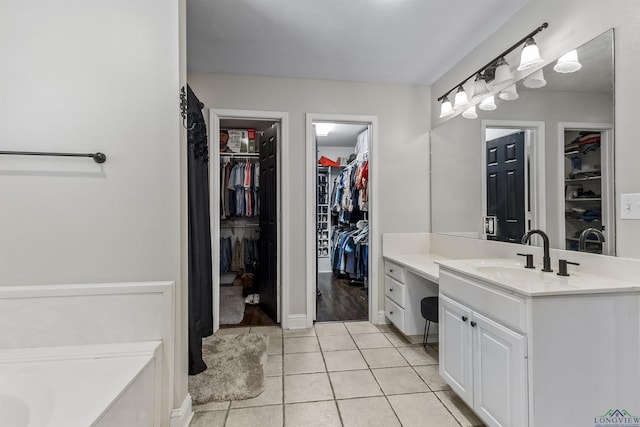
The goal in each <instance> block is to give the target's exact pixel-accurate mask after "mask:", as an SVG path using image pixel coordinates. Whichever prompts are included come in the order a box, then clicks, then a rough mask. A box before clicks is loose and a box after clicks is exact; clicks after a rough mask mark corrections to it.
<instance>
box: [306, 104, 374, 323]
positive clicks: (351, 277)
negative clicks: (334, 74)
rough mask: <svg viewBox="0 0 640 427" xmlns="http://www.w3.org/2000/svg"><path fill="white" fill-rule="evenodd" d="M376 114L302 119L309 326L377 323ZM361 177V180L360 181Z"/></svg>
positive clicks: (311, 115) (312, 116) (319, 115)
mask: <svg viewBox="0 0 640 427" xmlns="http://www.w3.org/2000/svg"><path fill="white" fill-rule="evenodd" d="M376 125H377V119H376V118H375V117H373V116H344V115H323V114H307V218H308V221H307V224H308V228H307V295H308V300H307V313H308V316H307V327H310V326H312V325H313V321H319V322H327V321H351V320H365V321H366V320H369V321H372V322H374V323H377V321H378V318H379V315H378V307H377V301H378V298H377V283H376V282H375V280H376V279H375V278H376V277H377V271H376V269H375V268H369V266H370V265H372V263H371V260H372V259H376V258H375V257H377V247H376V246H377V245H376V244H375V239H373V238H372V237H371V236H375V229H376V222H375V220H376V215H375V194H374V189H375V167H374V166H375V163H374V159H375V150H374V148H375V136H376V132H377V126H376ZM363 175H364V176H363Z"/></svg>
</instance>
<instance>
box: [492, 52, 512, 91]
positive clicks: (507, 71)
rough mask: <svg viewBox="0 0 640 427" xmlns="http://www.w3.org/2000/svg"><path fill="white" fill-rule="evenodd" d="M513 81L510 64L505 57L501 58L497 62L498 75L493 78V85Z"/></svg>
mask: <svg viewBox="0 0 640 427" xmlns="http://www.w3.org/2000/svg"><path fill="white" fill-rule="evenodd" d="M512 81H513V73H512V72H511V68H509V64H508V63H507V61H505V59H504V58H500V59H499V60H498V62H497V63H496V76H495V78H494V79H493V85H494V86H497V85H500V84H503V83H511V82H512Z"/></svg>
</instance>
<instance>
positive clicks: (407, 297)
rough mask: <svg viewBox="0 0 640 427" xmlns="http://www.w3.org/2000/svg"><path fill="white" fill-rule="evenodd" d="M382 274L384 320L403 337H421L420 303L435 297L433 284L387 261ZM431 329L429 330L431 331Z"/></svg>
mask: <svg viewBox="0 0 640 427" xmlns="http://www.w3.org/2000/svg"><path fill="white" fill-rule="evenodd" d="M384 272H385V276H384V295H385V298H384V312H385V316H386V318H387V319H389V321H391V323H393V324H394V325H395V327H396V328H398V330H399V331H400V332H402V333H403V334H405V335H421V334H423V333H424V325H425V320H424V319H423V318H422V314H421V312H420V301H421V300H422V298H425V297H428V296H435V295H437V294H438V287H437V285H436V284H434V283H433V282H431V281H429V280H428V279H426V278H424V277H421V276H419V275H417V274H415V273H414V272H412V271H411V270H409V269H407V268H405V267H403V266H402V265H400V264H397V263H395V262H392V261H389V260H385V263H384ZM434 329H435V328H431V331H433V330H434ZM431 331H430V333H429V335H431Z"/></svg>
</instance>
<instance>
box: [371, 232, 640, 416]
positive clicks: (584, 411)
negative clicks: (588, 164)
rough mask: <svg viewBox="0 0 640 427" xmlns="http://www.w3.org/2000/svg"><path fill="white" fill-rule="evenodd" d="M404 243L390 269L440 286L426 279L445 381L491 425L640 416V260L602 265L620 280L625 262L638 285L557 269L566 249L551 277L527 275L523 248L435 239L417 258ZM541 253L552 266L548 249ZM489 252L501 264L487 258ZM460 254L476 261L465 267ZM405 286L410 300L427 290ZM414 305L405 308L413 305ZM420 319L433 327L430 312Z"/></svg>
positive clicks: (391, 255) (389, 259)
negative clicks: (434, 294)
mask: <svg viewBox="0 0 640 427" xmlns="http://www.w3.org/2000/svg"><path fill="white" fill-rule="evenodd" d="M395 237H396V236H388V237H387V236H385V238H384V239H385V243H386V242H387V241H389V242H390V243H391V244H390V245H389V246H390V250H389V251H385V254H384V256H385V272H386V273H387V276H389V274H390V273H392V272H391V271H390V270H388V268H389V266H390V265H393V264H392V263H395V264H398V265H399V266H400V267H403V268H404V269H405V271H404V274H405V278H406V276H407V275H415V276H416V277H422V278H423V279H425V280H426V278H430V279H431V280H429V281H428V282H427V281H425V282H422V285H423V286H426V289H427V290H428V291H429V292H431V291H432V286H436V285H437V288H438V295H439V304H440V307H439V316H440V320H439V337H438V340H439V343H440V346H439V349H440V350H439V351H440V354H439V361H440V375H441V376H442V378H443V379H444V380H445V381H446V382H447V383H448V384H449V386H450V387H451V388H452V390H453V391H454V392H455V393H456V394H457V395H458V396H460V398H461V399H462V400H464V401H465V403H466V404H467V405H468V406H469V407H470V408H472V409H473V410H474V412H475V413H476V414H477V415H478V416H479V417H480V418H481V419H482V420H483V422H484V423H486V424H487V425H489V426H517V427H521V426H529V427H533V426H543V427H546V426H554V425H562V426H593V425H596V424H595V419H596V418H598V417H601V416H603V415H604V414H606V413H607V412H608V411H609V410H614V411H615V410H616V409H619V410H620V411H623V410H626V411H627V412H628V413H629V414H631V415H634V416H638V415H639V414H640V366H639V364H638V360H640V283H639V282H638V281H637V279H634V278H633V274H632V271H633V270H634V269H637V268H638V267H639V266H640V264H638V263H637V262H636V261H631V260H621V259H617V258H609V259H606V260H603V262H604V263H605V264H602V266H601V267H600V268H601V271H602V272H603V274H604V273H610V272H611V271H612V268H610V267H609V266H607V265H606V263H620V265H621V266H622V267H621V269H620V270H621V271H622V270H624V271H625V272H626V273H625V274H627V276H628V277H631V279H630V280H629V281H627V280H626V279H624V278H622V277H610V276H611V275H609V277H604V276H600V275H596V274H593V273H594V272H593V271H582V270H580V267H571V268H570V269H569V276H568V277H562V276H558V275H557V274H556V271H557V267H558V258H559V257H562V256H563V255H564V254H566V253H567V252H566V251H555V250H552V267H553V269H554V270H556V271H554V272H547V273H545V272H542V271H541V270H540V265H539V262H537V263H536V267H537V268H535V269H525V268H524V263H523V262H522V261H523V260H521V259H519V258H520V257H517V256H516V253H515V251H516V250H517V247H520V248H522V246H517V245H508V244H507V245H504V244H497V243H495V242H486V241H485V242H481V241H478V242H479V243H477V244H475V243H474V244H471V245H470V244H469V242H470V239H461V238H458V239H456V238H453V237H444V236H434V235H430V236H428V238H427V239H426V243H425V244H424V245H423V247H421V248H419V249H417V250H420V251H421V253H413V254H411V253H396V252H395V251H396V250H398V248H401V247H403V245H400V244H397V243H399V241H398V242H394V239H395ZM459 243H460V244H462V245H464V247H463V246H458V244H459ZM405 246H406V245H405ZM409 246H410V245H409ZM475 246H477V247H475ZM509 246H511V247H514V246H515V247H516V248H513V249H511V248H510V247H509ZM529 248H531V247H529ZM531 249H534V253H535V259H536V261H540V260H541V253H540V252H541V251H539V249H540V248H531ZM511 251H513V253H511ZM404 252H409V250H408V249H407V250H405V251H404ZM474 253H475V254H476V258H472V257H471V255H472V254H474ZM478 254H483V255H484V254H486V255H488V256H489V257H487V258H482V259H479V258H478V257H477V255H478ZM456 255H457V256H456ZM579 256H580V255H579ZM584 256H587V255H584ZM459 257H469V259H454V258H459ZM491 257H499V258H491ZM573 260H574V261H575V260H577V258H574V259H573ZM632 264H633V265H632ZM438 266H439V269H438ZM584 270H587V269H586V268H584ZM636 271H639V270H636ZM628 273H631V274H628ZM619 276H622V274H619ZM405 286H406V288H405V297H407V296H409V295H410V294H411V293H413V294H416V292H417V291H415V290H412V289H411V288H413V287H417V286H420V282H418V281H415V280H412V281H409V282H407V283H405ZM385 290H386V291H387V289H385ZM393 292H396V290H395V289H394V291H393ZM389 299H390V298H389V297H388V296H387V298H386V299H385V301H386V302H387V303H389V302H390V303H393V302H394V301H393V300H392V301H389ZM414 303H415V301H408V300H406V299H405V301H404V304H405V307H410V306H411V305H412V304H414ZM417 303H418V304H419V301H418V302H417ZM388 307H393V309H394V310H395V309H396V307H395V306H394V305H392V304H390V305H389V306H387V305H386V306H385V311H386V312H387V318H388V319H389V320H391V321H392V322H393V323H394V324H395V325H396V326H398V327H399V328H400V326H399V325H401V324H402V323H400V322H399V321H397V320H396V319H395V318H393V317H392V315H389V313H388V311H389V308H388ZM406 314H407V312H406V310H405V312H404V315H405V319H404V320H403V322H404V325H406V324H407V319H406ZM414 321H420V322H422V323H421V324H422V325H423V326H424V320H423V319H421V317H420V313H419V311H418V312H417V319H414ZM400 329H401V330H402V328H400ZM405 330H407V329H406V327H405ZM403 332H404V331H403ZM421 332H422V330H420V333H421Z"/></svg>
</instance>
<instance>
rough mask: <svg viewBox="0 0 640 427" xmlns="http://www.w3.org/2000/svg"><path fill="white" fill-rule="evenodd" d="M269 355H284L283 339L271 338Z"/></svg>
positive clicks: (268, 349) (268, 346) (268, 348)
mask: <svg viewBox="0 0 640 427" xmlns="http://www.w3.org/2000/svg"><path fill="white" fill-rule="evenodd" d="M267 354H282V338H269V344H268V345H267Z"/></svg>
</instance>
